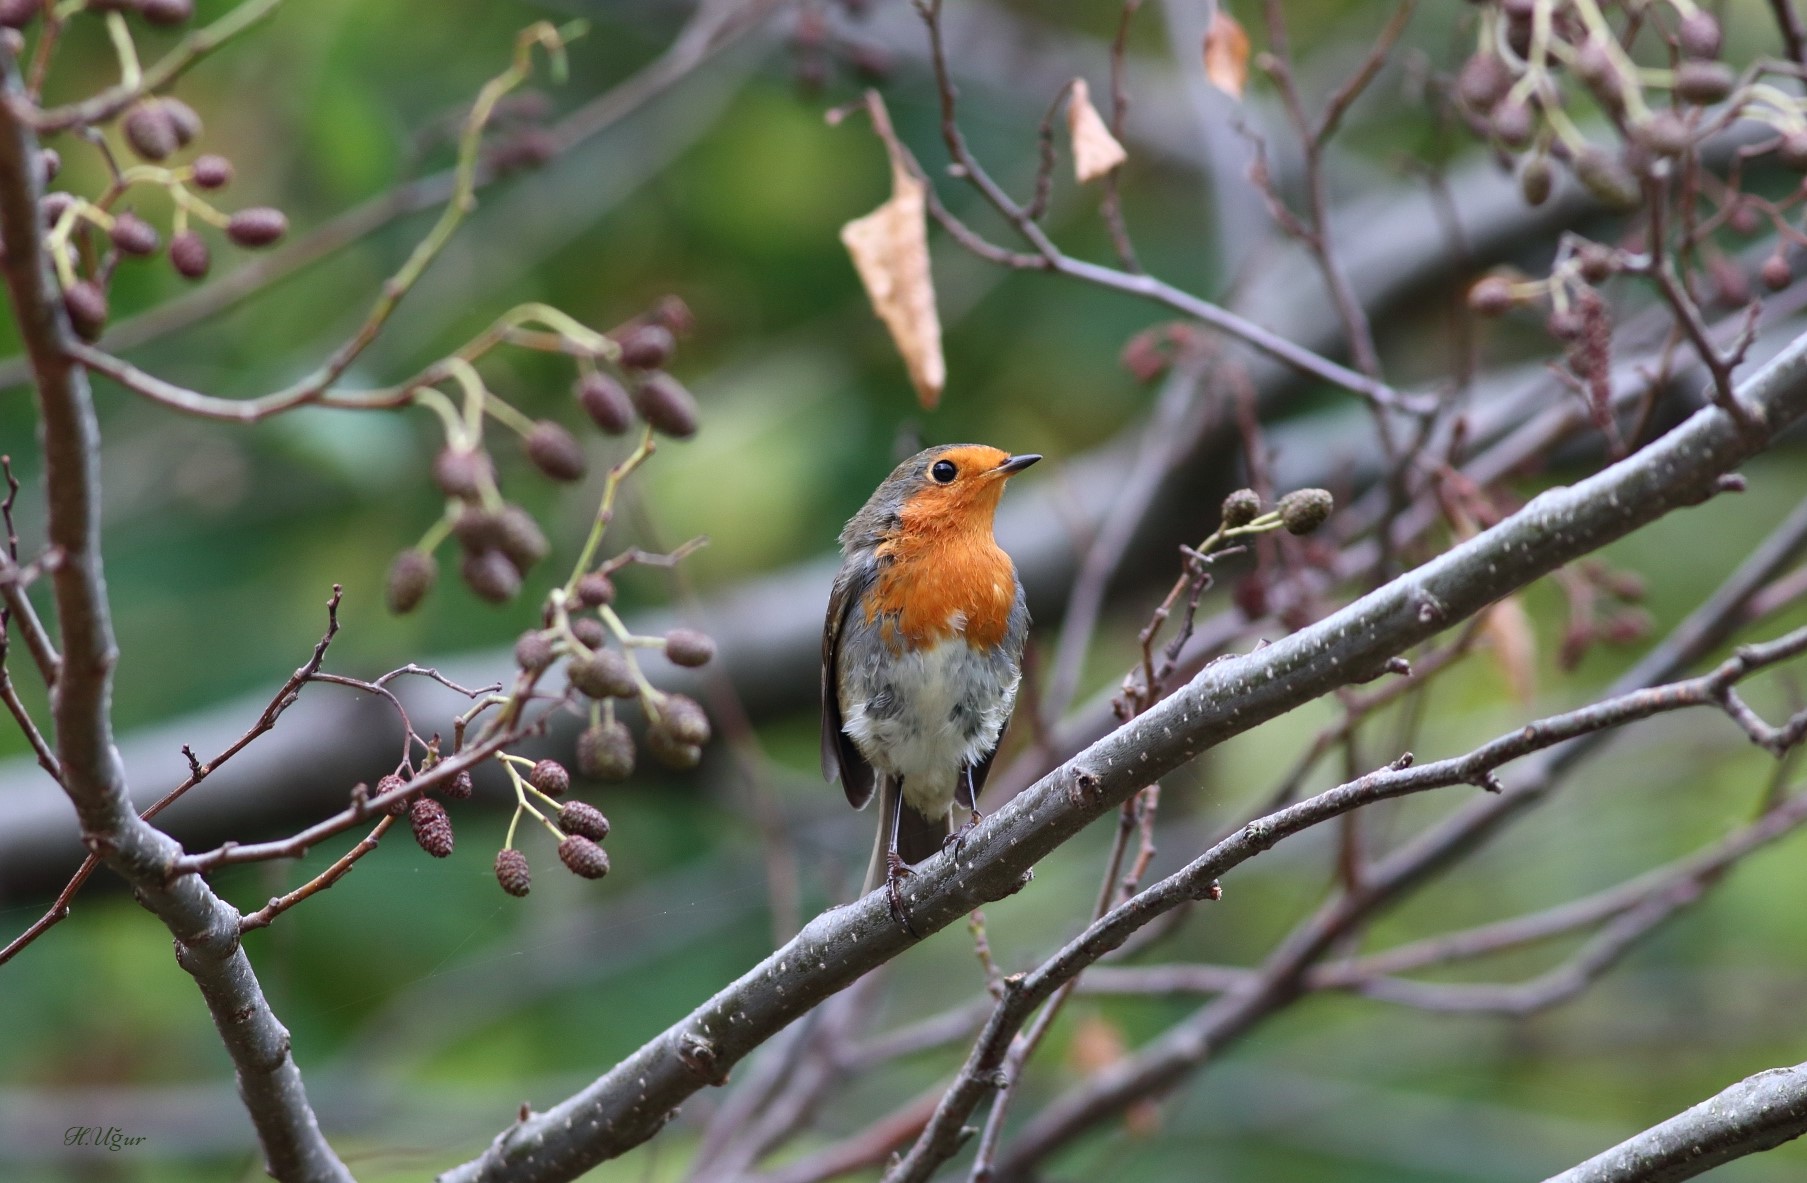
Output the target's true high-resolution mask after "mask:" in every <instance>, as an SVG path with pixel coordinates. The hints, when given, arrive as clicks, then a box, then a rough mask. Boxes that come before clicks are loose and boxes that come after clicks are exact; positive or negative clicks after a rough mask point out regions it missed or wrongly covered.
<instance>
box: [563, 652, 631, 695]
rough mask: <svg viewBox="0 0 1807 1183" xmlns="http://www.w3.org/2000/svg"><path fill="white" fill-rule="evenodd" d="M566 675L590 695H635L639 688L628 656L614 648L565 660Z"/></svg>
mask: <svg viewBox="0 0 1807 1183" xmlns="http://www.w3.org/2000/svg"><path fill="white" fill-rule="evenodd" d="M565 677H566V678H567V679H568V680H569V681H570V683H571V685H573V686H575V687H577V688H578V689H579V690H580V691H582V692H583V693H584V694H585V695H587V696H589V697H590V698H632V697H633V696H634V695H635V694H637V693H639V690H640V688H639V686H638V685H636V684H635V682H634V675H633V672H632V671H631V670H630V669H629V668H628V664H627V658H625V657H623V656H621V654H619V653H617V652H615V651H614V650H613V649H598V650H596V651H595V652H594V653H583V654H578V655H577V656H575V657H573V658H572V659H571V660H570V661H568V662H566V663H565Z"/></svg>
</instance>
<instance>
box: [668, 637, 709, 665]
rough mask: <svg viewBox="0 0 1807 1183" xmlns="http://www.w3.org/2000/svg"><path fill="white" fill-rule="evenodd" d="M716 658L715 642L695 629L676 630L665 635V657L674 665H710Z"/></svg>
mask: <svg viewBox="0 0 1807 1183" xmlns="http://www.w3.org/2000/svg"><path fill="white" fill-rule="evenodd" d="M714 656H715V641H714V639H713V638H711V637H710V636H709V634H708V633H705V632H699V631H698V630H696V629H693V628H674V629H672V630H671V631H670V632H668V633H666V634H665V657H666V660H668V661H670V662H671V663H672V664H673V665H682V666H690V667H693V668H694V667H696V666H699V665H708V664H709V660H710V659H711V658H712V657H714Z"/></svg>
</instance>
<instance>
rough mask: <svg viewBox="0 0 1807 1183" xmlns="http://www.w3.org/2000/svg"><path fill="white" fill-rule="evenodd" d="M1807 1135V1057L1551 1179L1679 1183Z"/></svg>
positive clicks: (1591, 1182) (1551, 1182)
mask: <svg viewBox="0 0 1807 1183" xmlns="http://www.w3.org/2000/svg"><path fill="white" fill-rule="evenodd" d="M1802 1134H1807V1064H1796V1065H1795V1066H1794V1067H1793V1068H1771V1069H1769V1070H1768V1071H1767V1072H1759V1073H1757V1074H1756V1075H1755V1076H1747V1077H1745V1078H1744V1079H1743V1080H1741V1081H1739V1082H1738V1083H1737V1084H1735V1085H1733V1086H1732V1087H1731V1088H1728V1089H1726V1090H1725V1091H1724V1092H1722V1093H1718V1094H1716V1095H1715V1096H1712V1097H1709V1098H1707V1099H1706V1100H1705V1101H1702V1102H1701V1103H1700V1104H1698V1105H1696V1106H1694V1107H1693V1108H1691V1109H1686V1110H1683V1111H1682V1112H1681V1113H1678V1114H1676V1115H1675V1116H1674V1117H1672V1118H1670V1119H1669V1120H1668V1121H1665V1122H1663V1123H1661V1124H1660V1125H1654V1126H1651V1127H1650V1128H1649V1129H1647V1130H1645V1131H1644V1132H1643V1133H1641V1134H1636V1135H1634V1136H1632V1137H1630V1138H1627V1139H1626V1140H1625V1141H1623V1142H1621V1143H1619V1144H1618V1145H1617V1146H1615V1147H1613V1148H1612V1149H1611V1150H1608V1151H1605V1152H1604V1153H1601V1154H1598V1155H1596V1156H1594V1157H1593V1158H1590V1159H1588V1160H1587V1161H1586V1162H1584V1163H1581V1164H1580V1165H1578V1166H1574V1167H1570V1168H1569V1169H1568V1170H1566V1171H1564V1172H1562V1173H1561V1174H1560V1175H1552V1176H1551V1177H1550V1178H1549V1179H1548V1180H1546V1183H1675V1181H1676V1180H1679V1179H1692V1178H1694V1176H1696V1175H1701V1174H1705V1173H1706V1172H1707V1171H1710V1170H1712V1169H1713V1168H1714V1167H1716V1166H1720V1165H1721V1164H1723V1163H1728V1162H1731V1161H1732V1160H1733V1159H1735V1158H1743V1157H1744V1156H1745V1155H1747V1154H1756V1153H1757V1152H1759V1151H1762V1150H1771V1149H1774V1148H1775V1147H1777V1146H1780V1145H1782V1143H1784V1142H1789V1141H1792V1140H1794V1139H1795V1138H1798V1137H1800V1136H1801V1135H1802Z"/></svg>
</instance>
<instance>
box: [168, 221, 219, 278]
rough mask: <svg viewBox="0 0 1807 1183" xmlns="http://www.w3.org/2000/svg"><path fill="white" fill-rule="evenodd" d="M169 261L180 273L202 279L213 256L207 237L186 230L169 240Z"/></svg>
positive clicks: (187, 276)
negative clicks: (208, 247) (209, 249)
mask: <svg viewBox="0 0 1807 1183" xmlns="http://www.w3.org/2000/svg"><path fill="white" fill-rule="evenodd" d="M169 261H170V264H171V266H173V267H175V269H176V272H177V273H178V274H180V275H182V276H184V277H186V278H188V279H200V278H201V277H202V276H203V275H206V274H207V268H208V267H209V266H211V265H212V263H213V256H212V253H211V252H210V251H208V249H207V240H206V239H204V238H202V237H201V236H200V235H199V234H196V233H195V232H194V231H193V230H184V231H182V233H180V234H178V235H176V236H175V237H174V238H172V239H170V240H169Z"/></svg>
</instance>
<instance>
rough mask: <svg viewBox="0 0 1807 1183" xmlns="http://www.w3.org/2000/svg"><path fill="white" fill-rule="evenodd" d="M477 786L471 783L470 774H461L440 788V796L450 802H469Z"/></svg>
mask: <svg viewBox="0 0 1807 1183" xmlns="http://www.w3.org/2000/svg"><path fill="white" fill-rule="evenodd" d="M476 791H477V786H476V785H474V784H472V783H471V774H470V773H469V772H460V773H459V774H458V775H457V776H454V777H453V778H452V779H451V780H449V781H447V782H446V783H445V784H443V785H440V786H439V795H440V796H441V797H444V798H445V799H446V800H448V801H468V800H470V798H471V794H472V793H474V792H476Z"/></svg>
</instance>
